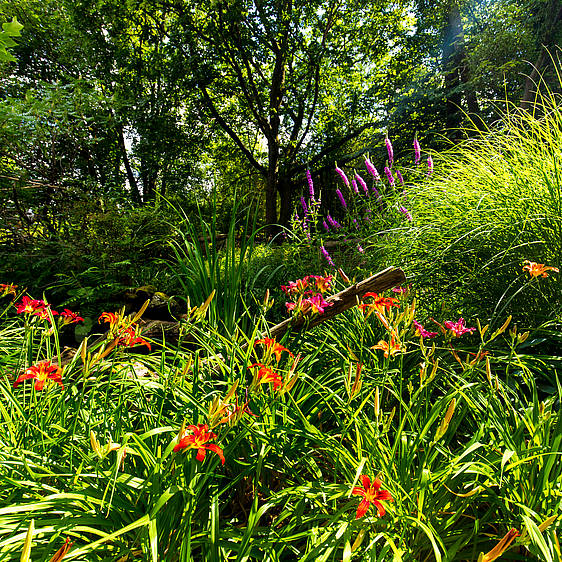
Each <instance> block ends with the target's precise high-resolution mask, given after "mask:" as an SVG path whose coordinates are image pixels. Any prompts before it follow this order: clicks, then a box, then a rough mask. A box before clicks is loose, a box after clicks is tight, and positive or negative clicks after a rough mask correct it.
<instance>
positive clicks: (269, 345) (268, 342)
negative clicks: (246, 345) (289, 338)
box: [254, 338, 294, 363]
mask: <svg viewBox="0 0 562 562" xmlns="http://www.w3.org/2000/svg"><path fill="white" fill-rule="evenodd" d="M258 343H261V344H263V345H265V347H266V350H267V351H268V352H271V353H273V355H275V359H276V360H277V363H279V361H280V360H281V353H283V351H286V352H287V353H288V354H289V355H290V356H291V357H294V355H293V354H292V353H291V352H290V351H289V350H288V349H287V348H286V347H283V346H282V345H281V344H279V343H277V342H276V341H275V340H274V339H273V338H263V339H261V340H256V341H255V342H254V345H257V344H258Z"/></svg>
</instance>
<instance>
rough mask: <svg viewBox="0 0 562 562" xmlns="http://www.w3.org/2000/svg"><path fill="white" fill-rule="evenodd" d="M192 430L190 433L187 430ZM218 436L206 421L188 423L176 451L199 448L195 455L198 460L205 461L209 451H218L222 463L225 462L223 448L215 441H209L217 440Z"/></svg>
mask: <svg viewBox="0 0 562 562" xmlns="http://www.w3.org/2000/svg"><path fill="white" fill-rule="evenodd" d="M188 430H189V431H191V432H192V433H191V434H189V433H187V431H188ZM216 438H217V436H216V435H215V434H214V433H212V432H210V431H209V426H208V425H207V424H206V423H205V424H203V423H200V424H198V425H196V426H195V425H188V426H187V429H185V430H184V431H183V432H182V433H181V434H180V436H179V441H178V444H177V445H176V446H175V447H174V452H176V453H177V452H178V451H181V450H182V449H197V456H196V457H195V458H196V459H197V460H198V461H203V460H204V459H205V455H206V454H207V451H213V453H216V454H217V455H218V456H219V458H220V460H221V462H222V464H224V460H225V459H224V454H223V452H222V449H221V448H220V447H219V446H218V445H216V444H215V443H209V441H212V440H215V439H216Z"/></svg>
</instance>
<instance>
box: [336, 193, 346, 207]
mask: <svg viewBox="0 0 562 562" xmlns="http://www.w3.org/2000/svg"><path fill="white" fill-rule="evenodd" d="M336 195H337V196H338V199H339V200H340V203H341V204H342V207H343V208H344V209H347V203H346V202H345V199H344V198H343V193H342V192H341V191H340V190H339V188H338V189H336Z"/></svg>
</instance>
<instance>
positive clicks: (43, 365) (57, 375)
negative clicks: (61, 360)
mask: <svg viewBox="0 0 562 562" xmlns="http://www.w3.org/2000/svg"><path fill="white" fill-rule="evenodd" d="M30 379H35V390H43V387H44V386H45V382H46V381H47V380H51V381H54V382H56V383H58V384H60V385H61V387H62V388H64V385H63V384H62V382H61V379H62V369H61V368H60V367H59V366H58V365H55V364H53V363H51V361H50V360H48V361H41V362H40V363H37V365H33V366H32V367H29V369H26V370H25V371H24V373H23V374H22V375H20V376H19V377H18V378H17V379H16V382H14V388H17V387H18V386H19V385H20V384H21V383H22V382H23V381H25V380H30Z"/></svg>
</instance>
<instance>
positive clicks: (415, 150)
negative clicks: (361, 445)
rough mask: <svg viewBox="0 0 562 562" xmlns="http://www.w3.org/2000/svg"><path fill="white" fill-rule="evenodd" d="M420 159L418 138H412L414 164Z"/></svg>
mask: <svg viewBox="0 0 562 562" xmlns="http://www.w3.org/2000/svg"><path fill="white" fill-rule="evenodd" d="M420 160H421V147H420V143H419V142H418V139H414V163H415V164H416V166H417V165H418V164H419V163H420Z"/></svg>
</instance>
